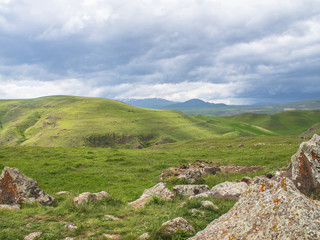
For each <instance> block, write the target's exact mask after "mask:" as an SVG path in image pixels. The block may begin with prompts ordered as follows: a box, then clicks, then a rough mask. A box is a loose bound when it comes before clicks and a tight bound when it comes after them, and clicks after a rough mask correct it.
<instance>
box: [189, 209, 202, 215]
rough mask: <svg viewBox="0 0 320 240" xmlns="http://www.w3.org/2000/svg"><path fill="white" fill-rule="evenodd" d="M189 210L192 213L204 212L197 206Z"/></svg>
mask: <svg viewBox="0 0 320 240" xmlns="http://www.w3.org/2000/svg"><path fill="white" fill-rule="evenodd" d="M189 212H191V213H199V214H204V212H203V211H200V210H199V209H196V208H193V209H190V210H189Z"/></svg>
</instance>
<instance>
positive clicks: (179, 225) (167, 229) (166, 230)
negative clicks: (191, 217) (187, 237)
mask: <svg viewBox="0 0 320 240" xmlns="http://www.w3.org/2000/svg"><path fill="white" fill-rule="evenodd" d="M179 230H180V231H186V232H189V233H191V232H194V228H193V227H192V226H191V224H190V223H188V222H187V220H185V219H184V218H182V217H178V218H175V219H173V220H169V221H167V222H165V223H163V224H162V225H161V230H160V232H161V234H164V235H170V234H174V233H176V232H178V231H179Z"/></svg>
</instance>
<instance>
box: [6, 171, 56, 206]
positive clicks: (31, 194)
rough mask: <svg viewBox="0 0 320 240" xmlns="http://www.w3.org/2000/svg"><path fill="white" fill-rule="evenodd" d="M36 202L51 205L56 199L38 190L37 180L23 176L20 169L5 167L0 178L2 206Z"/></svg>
mask: <svg viewBox="0 0 320 240" xmlns="http://www.w3.org/2000/svg"><path fill="white" fill-rule="evenodd" d="M34 201H37V202H39V203H40V204H43V205H50V204H52V203H53V202H54V201H55V199H54V198H53V197H52V196H50V195H48V194H46V193H45V192H44V191H43V190H41V189H40V188H38V183H37V181H36V180H34V179H31V178H29V177H27V176H25V175H23V174H22V173H21V172H20V171H19V169H17V168H12V167H4V169H3V171H2V174H1V176H0V204H10V205H17V204H18V205H20V204H22V203H24V202H34Z"/></svg>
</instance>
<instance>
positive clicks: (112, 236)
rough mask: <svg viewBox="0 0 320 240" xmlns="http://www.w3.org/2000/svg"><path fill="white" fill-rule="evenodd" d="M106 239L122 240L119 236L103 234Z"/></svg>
mask: <svg viewBox="0 0 320 240" xmlns="http://www.w3.org/2000/svg"><path fill="white" fill-rule="evenodd" d="M103 236H104V237H106V238H109V239H115V240H120V239H121V235H118V234H108V233H105V234H103Z"/></svg>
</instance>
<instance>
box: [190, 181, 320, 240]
mask: <svg viewBox="0 0 320 240" xmlns="http://www.w3.org/2000/svg"><path fill="white" fill-rule="evenodd" d="M189 239H190V240H209V239H219V240H220V239H221V240H228V239H246V240H257V239H259V240H269V239H320V202H319V201H314V200H311V199H309V198H307V197H306V196H305V195H304V194H302V193H301V192H300V191H298V189H297V188H296V186H295V185H294V183H293V182H292V181H291V180H290V179H288V178H277V179H275V180H273V179H267V178H256V179H255V180H254V182H253V183H252V184H251V185H250V186H249V188H248V190H247V191H246V192H245V193H244V194H243V195H242V196H241V197H240V199H239V201H238V202H237V203H236V204H235V205H234V206H233V208H232V209H231V210H230V211H229V212H228V213H226V214H224V215H222V216H221V217H220V218H218V219H216V220H214V221H213V222H211V223H210V224H209V225H208V226H207V227H206V228H205V229H204V230H202V231H200V232H198V233H197V234H196V235H195V236H194V237H192V238H189Z"/></svg>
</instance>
